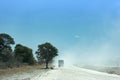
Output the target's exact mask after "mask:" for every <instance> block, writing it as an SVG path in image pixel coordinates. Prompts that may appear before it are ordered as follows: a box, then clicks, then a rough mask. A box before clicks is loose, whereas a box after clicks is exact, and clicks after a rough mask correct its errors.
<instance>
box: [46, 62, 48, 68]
mask: <svg viewBox="0 0 120 80" xmlns="http://www.w3.org/2000/svg"><path fill="white" fill-rule="evenodd" d="M46 69H48V61H46Z"/></svg>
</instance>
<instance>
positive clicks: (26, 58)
mask: <svg viewBox="0 0 120 80" xmlns="http://www.w3.org/2000/svg"><path fill="white" fill-rule="evenodd" d="M14 55H15V58H16V60H17V61H18V62H20V63H28V64H29V65H32V64H34V63H35V59H34V57H33V54H32V49H30V48H28V47H26V46H23V45H21V44H17V45H16V46H15V50H14Z"/></svg>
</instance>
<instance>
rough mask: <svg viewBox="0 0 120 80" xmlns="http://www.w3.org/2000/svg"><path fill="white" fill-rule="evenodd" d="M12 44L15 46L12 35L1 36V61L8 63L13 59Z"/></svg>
mask: <svg viewBox="0 0 120 80" xmlns="http://www.w3.org/2000/svg"><path fill="white" fill-rule="evenodd" d="M11 44H15V42H14V39H13V38H12V37H11V36H10V35H8V34H5V33H2V34H0V61H3V62H7V61H9V60H10V58H11V57H12V49H11Z"/></svg>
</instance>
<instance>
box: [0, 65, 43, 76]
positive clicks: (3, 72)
mask: <svg viewBox="0 0 120 80" xmlns="http://www.w3.org/2000/svg"><path fill="white" fill-rule="evenodd" d="M44 67H45V66H44V65H35V66H23V67H19V68H12V69H11V68H7V69H0V75H6V74H14V73H18V72H26V71H30V70H37V69H42V68H44Z"/></svg>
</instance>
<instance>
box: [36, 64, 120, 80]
mask: <svg viewBox="0 0 120 80" xmlns="http://www.w3.org/2000/svg"><path fill="white" fill-rule="evenodd" d="M36 80H120V76H118V75H113V74H107V73H102V72H97V71H93V70H88V69H82V68H79V67H74V66H71V67H69V68H60V69H55V70H52V71H48V72H47V73H45V74H44V75H42V76H41V77H39V78H38V79H36Z"/></svg>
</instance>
